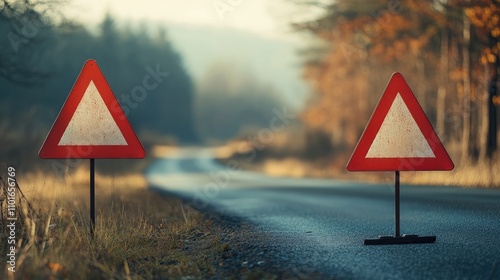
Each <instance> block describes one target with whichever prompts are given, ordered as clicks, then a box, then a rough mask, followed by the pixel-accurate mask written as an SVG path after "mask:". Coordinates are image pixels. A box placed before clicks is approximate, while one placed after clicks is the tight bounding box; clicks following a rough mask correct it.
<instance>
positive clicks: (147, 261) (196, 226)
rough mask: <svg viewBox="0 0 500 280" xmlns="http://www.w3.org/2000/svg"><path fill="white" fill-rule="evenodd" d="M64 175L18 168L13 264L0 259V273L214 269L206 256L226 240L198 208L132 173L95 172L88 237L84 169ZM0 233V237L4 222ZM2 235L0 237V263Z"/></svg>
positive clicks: (137, 273) (161, 274)
mask: <svg viewBox="0 0 500 280" xmlns="http://www.w3.org/2000/svg"><path fill="white" fill-rule="evenodd" d="M4 178H5V177H4ZM71 178H72V179H71V180H67V181H59V180H58V179H57V178H52V177H47V176H46V175H44V174H41V173H38V174H31V175H25V176H20V175H18V180H19V186H21V191H23V193H24V194H25V197H26V200H22V201H21V195H20V193H19V191H18V195H17V199H18V201H17V206H18V207H19V211H21V212H20V213H18V215H19V216H23V217H24V219H23V221H22V222H21V220H18V222H17V223H18V226H17V233H16V237H17V238H18V242H17V263H16V272H15V273H14V274H13V273H10V272H8V271H7V266H5V269H4V271H3V272H2V273H1V275H0V278H3V279H13V278H14V277H15V279H158V278H160V279H162V278H180V277H183V276H192V278H195V279H196V278H206V277H209V276H211V275H213V274H214V273H215V270H216V266H215V265H214V263H215V264H216V263H218V259H219V256H220V255H221V253H222V252H223V251H224V250H226V249H227V246H228V245H224V244H222V242H221V239H220V234H219V233H218V232H217V231H218V229H216V228H215V227H214V226H212V225H211V224H210V223H209V222H207V221H204V220H203V217H202V215H201V214H200V213H198V212H196V211H194V210H193V209H191V208H189V207H187V206H185V205H183V204H182V203H181V202H180V201H178V200H175V199H172V198H166V197H162V196H158V195H157V194H154V193H151V192H149V191H148V190H147V189H146V183H145V181H144V178H142V177H141V176H140V175H133V176H127V177H118V178H113V177H103V176H96V212H97V218H96V220H97V224H96V238H95V239H93V238H91V236H90V234H89V214H88V209H89V206H88V205H89V198H88V197H89V187H88V179H87V178H88V173H87V172H86V170H85V169H82V170H79V171H78V172H76V174H74V175H73V176H71ZM28 202H29V203H30V204H31V207H30V206H29V205H28ZM3 203H4V201H2V204H3ZM1 207H5V205H4V204H3V205H1ZM2 221H4V220H2ZM1 233H2V238H1V240H4V241H5V240H6V238H5V237H6V234H7V232H6V229H5V227H4V226H2V231H1ZM4 241H3V242H2V244H0V248H1V257H0V260H1V262H2V263H3V264H5V263H6V259H5V258H6V254H7V248H6V245H7V242H4Z"/></svg>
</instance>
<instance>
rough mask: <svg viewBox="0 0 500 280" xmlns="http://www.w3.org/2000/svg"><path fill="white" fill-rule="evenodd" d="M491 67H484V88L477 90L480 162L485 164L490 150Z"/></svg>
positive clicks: (486, 65)
mask: <svg viewBox="0 0 500 280" xmlns="http://www.w3.org/2000/svg"><path fill="white" fill-rule="evenodd" d="M488 67H489V65H488V64H485V65H484V79H483V81H482V86H481V87H479V89H478V90H477V95H478V100H479V106H480V107H479V108H480V119H481V125H480V131H479V161H480V162H483V161H485V160H486V157H487V153H488V152H487V150H488V125H489V124H488V122H489V120H488V103H489V102H488V98H489V93H488V81H489V71H488V70H489V69H488Z"/></svg>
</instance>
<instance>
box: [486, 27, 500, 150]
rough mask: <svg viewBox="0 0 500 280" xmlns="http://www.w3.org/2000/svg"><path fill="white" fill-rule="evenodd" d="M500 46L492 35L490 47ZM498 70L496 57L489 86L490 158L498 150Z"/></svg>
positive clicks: (499, 63) (498, 64) (497, 57)
mask: <svg viewBox="0 0 500 280" xmlns="http://www.w3.org/2000/svg"><path fill="white" fill-rule="evenodd" d="M493 44H498V39H495V38H493V36H491V34H490V45H493ZM498 68H500V57H499V56H498V55H496V59H495V62H494V63H493V64H492V67H491V69H490V81H489V84H488V136H487V138H488V141H487V145H486V146H487V149H486V153H487V156H488V158H490V159H491V158H492V157H493V155H494V153H495V151H496V149H497V109H496V107H495V104H494V102H493V99H494V98H495V97H496V96H497V92H498V82H499V81H498Z"/></svg>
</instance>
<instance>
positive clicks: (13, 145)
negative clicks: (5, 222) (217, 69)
mask: <svg viewBox="0 0 500 280" xmlns="http://www.w3.org/2000/svg"><path fill="white" fill-rule="evenodd" d="M5 3H7V2H5ZM9 3H10V2H9ZM15 3H16V6H12V7H11V6H5V5H4V6H3V8H2V9H1V10H0V34H4V35H6V36H2V37H0V91H1V94H0V137H1V139H2V140H1V142H2V144H1V146H2V148H3V149H2V150H3V151H4V152H6V153H7V155H5V154H3V155H2V157H4V160H10V161H12V162H19V161H20V159H21V158H22V157H23V156H22V153H24V152H26V153H28V152H29V153H30V154H34V155H36V152H37V150H36V151H35V150H31V149H26V148H27V147H34V148H35V149H36V147H40V145H41V143H42V142H43V139H44V137H45V136H46V135H47V133H48V130H49V129H50V126H51V125H52V123H53V122H54V120H55V118H56V116H57V113H58V112H59V110H60V109H61V107H62V104H63V103H64V101H65V99H66V98H67V96H68V94H69V92H70V90H71V88H72V86H73V83H74V82H75V81H76V78H77V76H78V73H79V71H80V70H81V68H82V66H83V64H84V62H85V61H86V60H87V59H89V58H94V59H96V60H97V62H98V63H99V65H100V67H101V70H102V71H103V73H104V75H105V76H106V78H107V80H108V82H109V84H110V86H111V88H112V89H113V91H114V93H115V95H116V97H117V99H118V100H119V102H120V104H121V105H122V108H123V109H124V111H125V113H126V114H127V115H128V118H129V120H130V122H131V124H132V126H133V127H134V128H135V130H136V131H137V132H138V133H139V134H140V137H141V138H142V140H143V142H145V143H144V144H145V145H146V146H147V145H149V144H154V142H155V141H159V140H162V141H164V140H165V139H172V141H176V142H178V143H193V142H197V141H198V136H197V133H196V132H195V128H194V123H193V122H194V121H193V112H192V110H193V108H192V105H193V99H194V85H193V82H192V81H191V78H190V76H189V74H188V73H187V71H186V70H185V69H184V66H183V62H182V57H181V56H180V54H179V53H178V52H177V51H176V50H175V49H173V47H172V45H171V42H170V41H169V39H168V37H167V34H166V31H165V30H161V29H160V30H158V31H156V32H151V31H149V30H146V28H145V27H144V28H140V27H139V28H135V29H134V28H132V27H128V28H127V27H126V28H119V27H118V26H117V24H116V23H115V22H114V20H113V18H112V17H111V16H109V15H108V16H107V17H106V18H105V19H104V20H103V22H102V23H101V24H100V25H99V28H98V30H97V31H93V32H90V31H89V30H87V29H86V28H84V27H83V26H81V25H80V24H78V23H75V22H71V21H68V20H62V21H61V23H58V24H55V23H53V22H52V21H51V20H50V19H51V18H53V17H49V16H46V13H48V12H50V11H49V9H50V7H45V9H46V10H44V11H41V8H40V7H33V6H32V5H34V4H31V2H29V1H26V2H24V1H17V2H15ZM37 5H41V4H37ZM37 8H38V9H37ZM42 8H44V7H42ZM35 10H36V12H35ZM150 73H156V75H155V76H154V77H153V78H155V83H154V85H155V86H154V87H149V88H148V89H144V88H141V89H140V91H141V92H139V93H140V94H138V93H137V92H134V91H137V90H138V87H141V86H142V84H143V78H144V77H145V76H146V75H149V74H150ZM151 142H153V143H151ZM5 157H6V158H5Z"/></svg>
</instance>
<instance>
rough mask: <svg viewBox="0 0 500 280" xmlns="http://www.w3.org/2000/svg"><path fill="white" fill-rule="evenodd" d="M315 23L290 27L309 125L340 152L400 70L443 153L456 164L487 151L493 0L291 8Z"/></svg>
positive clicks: (494, 93) (495, 20) (376, 0)
mask: <svg viewBox="0 0 500 280" xmlns="http://www.w3.org/2000/svg"><path fill="white" fill-rule="evenodd" d="M294 2H298V3H299V4H300V5H305V6H306V7H311V6H314V7H316V8H319V9H320V10H321V11H322V12H321V15H320V16H318V17H316V18H314V19H312V20H308V21H302V22H295V23H294V24H293V25H294V27H295V29H296V30H298V31H301V32H304V33H305V34H308V35H307V36H309V38H310V39H312V40H314V42H315V43H314V44H312V46H311V47H310V48H309V49H308V50H307V51H305V52H304V53H303V55H304V59H305V61H306V62H305V67H304V77H305V78H306V79H307V81H309V83H310V85H311V87H312V89H313V91H314V97H313V98H312V99H311V100H310V102H309V104H308V107H307V109H306V110H305V111H304V112H303V114H302V119H303V121H304V122H305V123H306V124H307V126H309V127H313V128H316V129H319V130H322V131H324V132H325V133H327V134H328V135H330V136H331V139H332V143H333V144H334V146H335V147H336V148H337V150H341V151H344V152H345V153H350V152H351V151H352V149H353V148H354V145H355V144H356V142H357V140H358V138H359V136H360V135H361V133H362V131H363V129H364V126H365V125H366V122H367V120H368V118H369V117H370V114H371V112H372V111H373V109H374V108H375V105H376V103H377V101H378V99H379V98H380V95H381V94H382V92H383V89H384V87H385V85H386V83H387V82H388V80H389V77H390V75H391V74H392V73H393V72H396V71H397V72H401V73H402V74H403V75H404V76H405V78H406V79H407V81H408V83H409V85H410V87H412V89H413V92H414V93H415V95H416V96H417V99H418V100H419V102H420V103H421V105H422V107H423V108H424V110H425V111H426V113H427V115H428V116H429V118H430V119H431V121H432V122H433V124H434V127H435V128H436V130H437V131H438V134H439V135H440V137H441V139H442V140H443V141H444V142H445V145H446V146H447V148H448V151H449V152H450V153H451V155H452V157H453V158H454V159H455V160H460V161H461V162H462V163H470V162H477V161H478V160H479V161H487V160H491V159H493V158H495V152H496V151H497V145H498V144H497V142H498V140H497V137H498V136H497V135H498V114H497V108H498V106H499V105H500V102H499V97H498V82H499V81H498V71H499V67H500V61H499V49H500V41H499V38H500V5H499V3H498V1H497V0H475V1H468V0H389V1H387V0H373V1H361V0H335V1H333V0H329V1H300V0H299V1H294Z"/></svg>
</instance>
